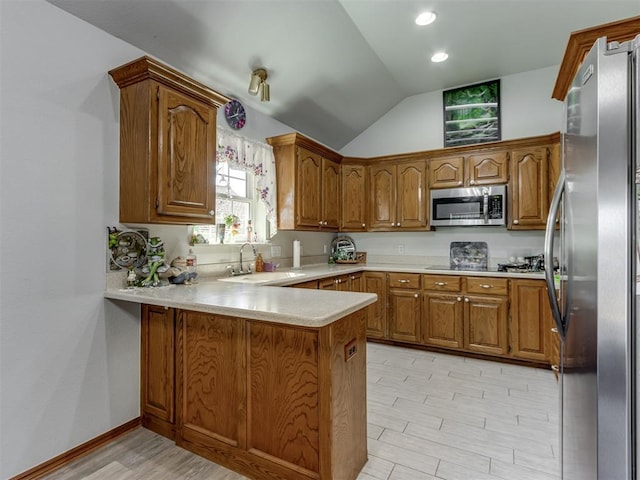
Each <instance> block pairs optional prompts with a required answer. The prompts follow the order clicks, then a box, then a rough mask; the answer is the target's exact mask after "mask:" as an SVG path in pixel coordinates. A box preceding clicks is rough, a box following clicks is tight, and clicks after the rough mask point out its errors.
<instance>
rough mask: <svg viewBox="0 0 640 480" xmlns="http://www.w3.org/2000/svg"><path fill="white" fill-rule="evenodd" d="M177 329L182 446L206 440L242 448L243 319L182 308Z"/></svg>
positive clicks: (243, 387)
mask: <svg viewBox="0 0 640 480" xmlns="http://www.w3.org/2000/svg"><path fill="white" fill-rule="evenodd" d="M177 325H178V328H177V342H176V344H177V346H178V347H177V368H176V371H177V380H178V381H177V385H178V391H177V395H178V398H177V402H176V403H177V407H178V408H177V412H178V422H177V423H178V426H179V428H180V431H179V433H178V435H177V437H178V445H180V442H181V441H182V440H185V441H187V442H194V441H195V442H197V443H198V444H202V439H203V438H207V440H210V441H211V442H212V443H213V444H216V443H218V444H220V443H222V444H223V445H227V446H229V445H231V446H234V447H243V446H244V445H243V443H244V442H246V437H245V432H244V431H243V428H242V427H243V426H245V424H244V416H245V415H246V408H247V405H246V384H245V382H246V370H245V369H246V366H245V365H246V345H245V328H244V325H245V321H244V320H243V319H240V318H234V317H226V316H222V315H212V314H209V313H201V312H192V311H187V310H182V311H180V314H179V315H178V322H177Z"/></svg>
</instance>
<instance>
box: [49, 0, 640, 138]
mask: <svg viewBox="0 0 640 480" xmlns="http://www.w3.org/2000/svg"><path fill="white" fill-rule="evenodd" d="M49 1H50V3H52V4H54V5H57V6H59V7H60V8H62V9H64V10H66V11H68V12H70V13H71V14H73V15H75V16H78V17H80V18H82V19H84V20H86V21H87V22H89V23H91V24H93V25H95V26H97V27H98V28H101V29H102V30H105V31H106V32H109V33H111V34H112V35H114V36H116V37H119V38H121V39H123V40H125V41H127V42H129V43H131V44H133V45H135V46H137V47H138V48H140V49H142V50H144V51H146V52H148V53H149V54H150V55H152V56H154V57H156V58H158V59H160V60H162V61H164V62H166V63H168V64H170V65H172V66H174V67H175V68H177V69H178V70H181V71H183V72H184V73H186V74H188V75H191V76H193V77H194V78H196V79H197V80H199V81H201V82H203V83H205V84H207V85H209V86H210V87H212V88H213V89H215V90H217V91H219V92H221V93H223V94H225V95H228V96H231V97H235V98H238V99H239V100H241V101H242V102H244V103H245V104H247V105H249V106H250V107H252V108H254V109H256V110H258V111H260V112H262V113H264V114H266V115H269V116H271V117H273V118H275V119H277V120H279V121H281V122H283V123H285V124H287V125H289V126H290V127H292V128H293V129H295V130H297V131H300V132H302V133H304V134H306V135H308V136H310V137H312V138H315V139H316V140H318V141H320V142H322V143H324V144H326V145H328V146H329V147H332V148H334V149H336V150H339V149H340V148H342V147H343V146H344V145H345V144H347V143H348V142H349V141H351V140H352V139H353V138H355V137H356V136H357V135H358V134H360V133H361V132H362V131H363V130H365V129H366V128H367V127H369V126H370V125H371V124H372V123H374V122H375V121H376V120H377V119H378V118H380V117H381V116H382V115H383V114H384V113H386V112H387V111H388V110H389V109H391V108H392V107H393V106H394V105H396V104H397V103H398V102H400V101H401V100H403V99H404V98H406V97H408V96H412V95H416V94H420V93H424V92H432V91H437V90H441V89H447V88H451V87H457V86H461V85H467V84H471V83H476V82H479V81H483V80H489V79H494V78H499V77H503V76H505V75H511V74H514V73H520V72H525V71H529V70H535V69H538V68H543V67H548V66H555V65H559V64H560V61H561V59H562V55H563V53H564V49H565V46H566V43H567V39H568V37H569V34H570V32H572V31H575V30H580V29H583V28H587V27H591V26H594V25H600V24H602V23H607V22H610V21H614V20H620V19H623V18H628V17H632V16H637V15H640V0H423V1H420V0H49ZM424 10H432V11H434V12H436V13H437V15H438V17H437V19H436V21H435V22H434V23H433V24H431V25H429V26H425V27H418V26H417V25H416V24H415V23H414V19H415V17H416V15H417V14H418V13H420V12H421V11H424ZM439 50H445V51H447V53H448V54H449V59H448V60H447V61H445V62H443V63H432V62H431V61H430V60H429V58H430V57H431V55H432V54H433V53H434V52H436V51H439ZM257 67H265V68H266V69H267V71H268V80H267V81H268V83H269V84H270V87H271V101H270V102H261V101H260V98H259V96H258V97H255V96H251V95H249V94H248V92H247V87H248V85H249V80H250V75H251V72H252V70H253V69H255V68H257ZM552 87H553V86H552V85H550V86H549V96H551V89H552Z"/></svg>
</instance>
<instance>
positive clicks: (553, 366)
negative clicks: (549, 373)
mask: <svg viewBox="0 0 640 480" xmlns="http://www.w3.org/2000/svg"><path fill="white" fill-rule="evenodd" d="M551 370H553V371H554V372H559V371H560V367H559V366H558V365H551Z"/></svg>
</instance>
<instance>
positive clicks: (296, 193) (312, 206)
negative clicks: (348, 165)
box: [267, 133, 342, 231]
mask: <svg viewBox="0 0 640 480" xmlns="http://www.w3.org/2000/svg"><path fill="white" fill-rule="evenodd" d="M267 141H268V142H269V144H270V145H272V146H273V153H274V156H275V161H276V182H277V186H278V188H277V195H278V212H277V217H278V229H280V230H325V231H337V230H338V226H339V222H340V204H341V201H340V162H341V159H342V157H341V156H340V155H338V154H337V153H335V152H333V151H332V150H329V149H328V148H325V147H323V146H322V145H320V144H318V143H316V142H314V141H312V140H310V139H308V138H306V137H304V136H303V135H300V134H299V133H290V134H286V135H280V136H278V137H271V138H267Z"/></svg>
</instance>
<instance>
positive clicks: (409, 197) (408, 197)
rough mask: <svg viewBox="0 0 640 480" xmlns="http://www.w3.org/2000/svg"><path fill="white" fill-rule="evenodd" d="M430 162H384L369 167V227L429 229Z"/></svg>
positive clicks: (381, 229)
mask: <svg viewBox="0 0 640 480" xmlns="http://www.w3.org/2000/svg"><path fill="white" fill-rule="evenodd" d="M426 181H427V164H426V161H425V160H416V161H413V162H397V163H396V162H385V163H380V164H375V165H371V166H370V167H369V199H370V200H369V230H370V231H389V230H394V231H396V230H427V229H428V223H429V222H428V219H427V195H428V189H427V182H426Z"/></svg>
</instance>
